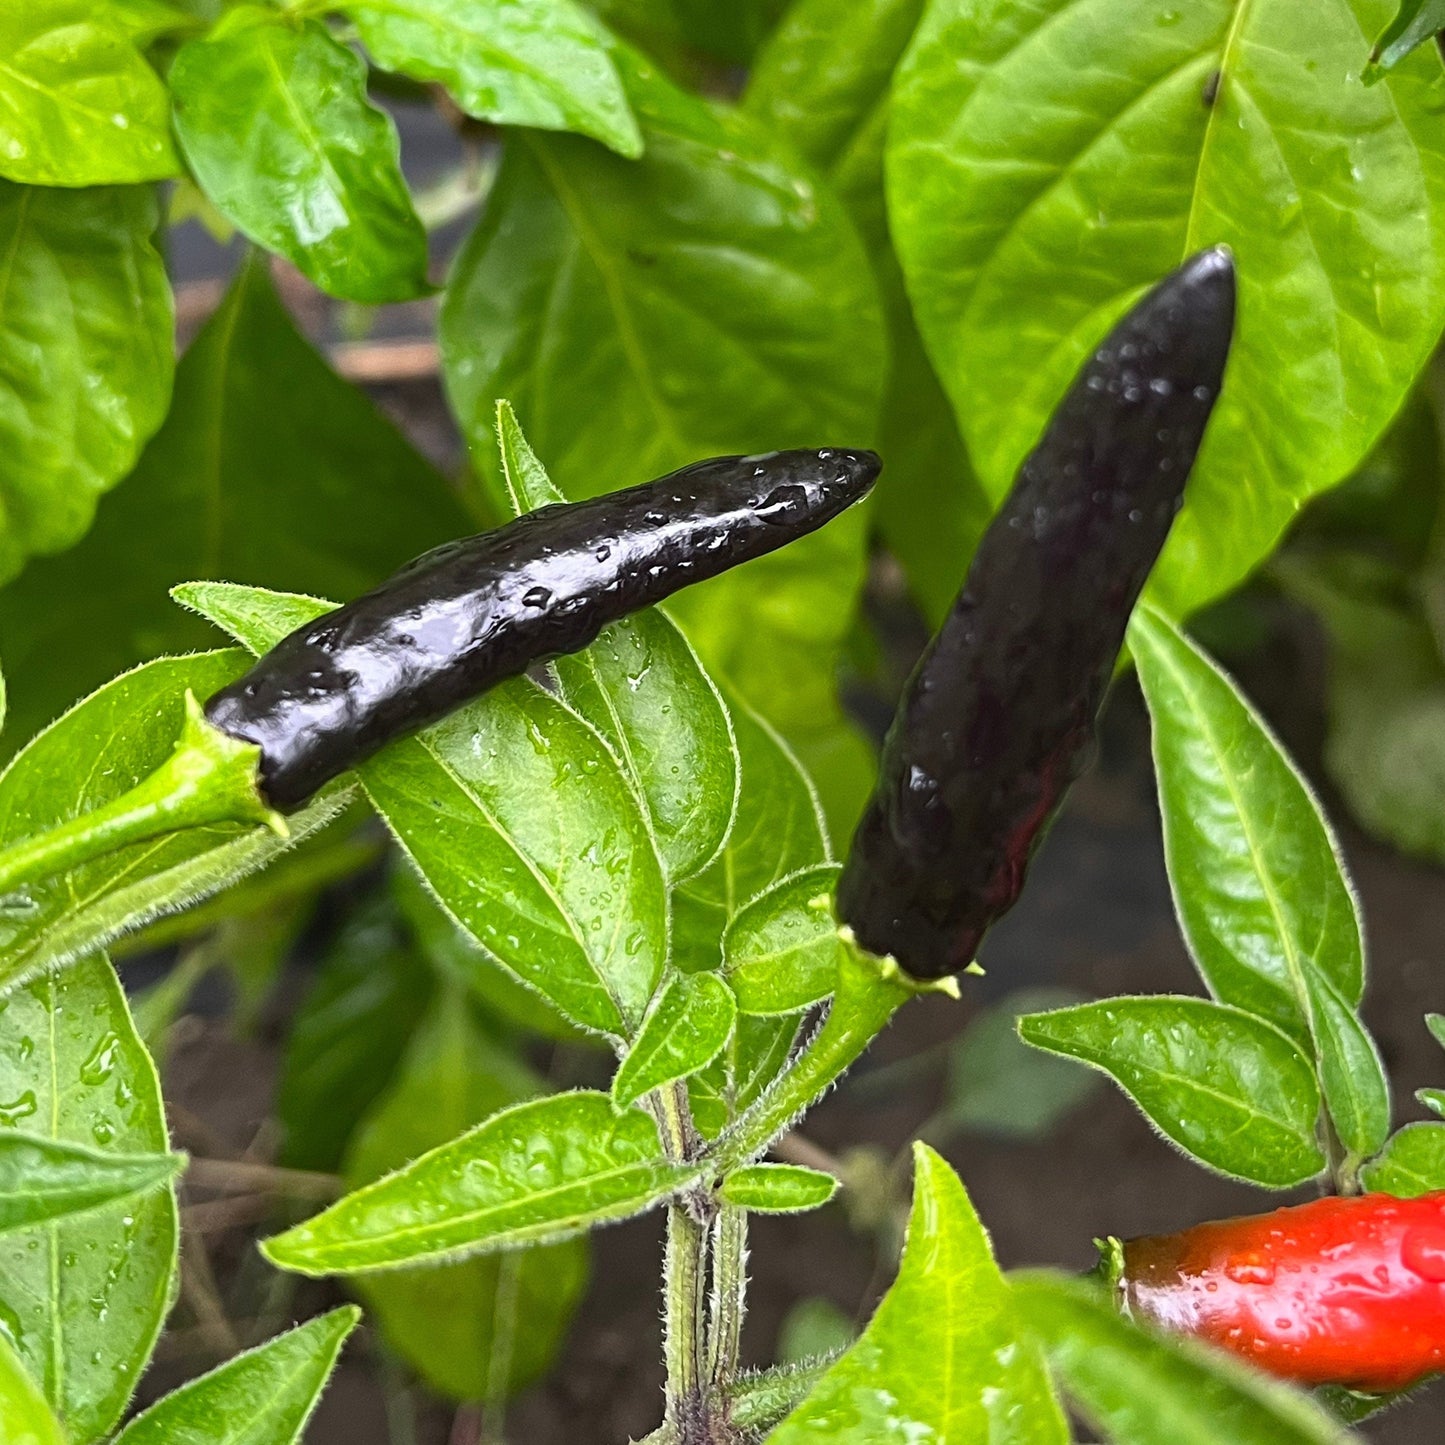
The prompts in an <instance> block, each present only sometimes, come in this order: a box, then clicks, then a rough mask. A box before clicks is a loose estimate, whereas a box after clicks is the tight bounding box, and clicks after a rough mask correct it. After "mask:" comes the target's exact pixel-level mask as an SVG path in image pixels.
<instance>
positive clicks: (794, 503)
mask: <svg viewBox="0 0 1445 1445" xmlns="http://www.w3.org/2000/svg"><path fill="white" fill-rule="evenodd" d="M807 505H808V493H807V491H806V490H805V489H804V488H803V487H801V486H799V485H798V484H797V483H796V482H789V483H787V484H786V485H784V486H781V487H774V488H773V490H772V491H771V492H769V493H768V495H767V496H766V497H764V498H763V500H762V501H761V502H759V503H758V516H759V517H761V518H762V519H763V521H765V522H767V523H769V524H770V525H771V526H775V527H779V526H786V525H787V524H788V523H789V522H791V521H792V520H793V519H794V518H795V517H796V516H797V514H798V513H799V512H801V511H803V510H805V509H806V507H807Z"/></svg>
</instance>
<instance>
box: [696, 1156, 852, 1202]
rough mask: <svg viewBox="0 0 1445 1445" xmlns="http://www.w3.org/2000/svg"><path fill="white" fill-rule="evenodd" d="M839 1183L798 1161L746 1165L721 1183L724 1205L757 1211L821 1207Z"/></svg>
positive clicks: (835, 1190)
mask: <svg viewBox="0 0 1445 1445" xmlns="http://www.w3.org/2000/svg"><path fill="white" fill-rule="evenodd" d="M838 1187H839V1183H838V1180H837V1179H836V1178H834V1176H833V1175H831V1174H825V1173H823V1171H822V1170H821V1169H805V1168H804V1167H803V1166H802V1165H801V1164H749V1165H747V1166H746V1167H744V1168H742V1169H735V1170H734V1171H733V1172H732V1173H731V1174H729V1175H728V1176H727V1178H726V1179H724V1180H723V1182H722V1189H721V1191H720V1192H721V1194H722V1197H723V1199H724V1200H725V1201H726V1202H727V1203H728V1204H734V1205H736V1206H737V1207H738V1208H739V1209H749V1210H752V1211H753V1212H754V1213H757V1214H799V1213H801V1212H802V1211H804V1210H807V1209H821V1208H822V1207H823V1206H824V1205H825V1204H826V1203H828V1201H829V1200H830V1199H832V1197H833V1196H834V1195H835V1194H836V1193H837V1192H838Z"/></svg>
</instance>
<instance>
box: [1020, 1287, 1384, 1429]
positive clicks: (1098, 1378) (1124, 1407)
mask: <svg viewBox="0 0 1445 1445" xmlns="http://www.w3.org/2000/svg"><path fill="white" fill-rule="evenodd" d="M1010 1283H1011V1284H1012V1286H1013V1296H1014V1299H1015V1301H1016V1309H1017V1316H1018V1318H1019V1320H1020V1322H1021V1323H1022V1324H1023V1326H1024V1327H1025V1328H1026V1329H1027V1330H1028V1332H1029V1333H1030V1334H1032V1335H1034V1336H1035V1337H1036V1338H1037V1339H1038V1341H1039V1343H1040V1344H1041V1345H1042V1346H1043V1349H1044V1351H1045V1353H1046V1354H1047V1355H1048V1360H1049V1367H1050V1369H1051V1370H1052V1371H1053V1372H1054V1375H1055V1377H1056V1378H1057V1379H1058V1381H1059V1383H1060V1384H1061V1385H1062V1386H1063V1388H1064V1390H1065V1391H1066V1392H1067V1394H1068V1396H1069V1399H1070V1402H1071V1403H1072V1404H1074V1405H1075V1406H1076V1407H1077V1408H1078V1410H1079V1412H1080V1413H1081V1414H1082V1415H1083V1416H1084V1418H1085V1419H1086V1420H1088V1422H1089V1423H1090V1424H1091V1425H1094V1426H1096V1427H1098V1428H1099V1429H1100V1430H1102V1431H1103V1432H1104V1435H1105V1438H1106V1439H1109V1440H1115V1441H1118V1442H1120V1445H1216V1442H1218V1441H1221V1440H1228V1441H1230V1442H1231V1445H1235V1442H1237V1445H1346V1442H1347V1441H1351V1440H1355V1439H1357V1438H1358V1437H1357V1436H1355V1435H1352V1434H1351V1433H1350V1432H1349V1431H1347V1430H1345V1429H1343V1428H1342V1427H1341V1426H1339V1425H1337V1424H1336V1423H1335V1422H1334V1421H1332V1420H1331V1419H1330V1418H1329V1416H1328V1415H1327V1414H1326V1413H1325V1412H1324V1411H1323V1410H1321V1409H1320V1408H1319V1406H1317V1405H1315V1404H1313V1403H1312V1402H1311V1401H1310V1400H1309V1398H1308V1397H1307V1396H1305V1395H1302V1394H1299V1393H1298V1392H1296V1391H1294V1390H1291V1389H1289V1388H1288V1387H1287V1386H1284V1385H1281V1384H1278V1383H1276V1382H1274V1381H1271V1380H1269V1379H1268V1378H1267V1377H1266V1376H1264V1375H1262V1374H1259V1373H1257V1372H1255V1371H1253V1370H1250V1369H1247V1368H1246V1367H1245V1366H1244V1365H1242V1364H1240V1363H1239V1361H1237V1360H1235V1359H1233V1358H1232V1357H1230V1356H1228V1355H1225V1354H1223V1353H1222V1352H1220V1351H1217V1350H1211V1349H1206V1348H1205V1347H1204V1346H1202V1345H1199V1344H1196V1343H1195V1342H1193V1341H1191V1340H1182V1339H1178V1338H1168V1337H1165V1336H1161V1335H1154V1334H1150V1333H1145V1331H1143V1330H1141V1329H1140V1328H1138V1326H1136V1325H1133V1324H1131V1323H1130V1322H1129V1321H1128V1320H1126V1319H1124V1318H1123V1317H1122V1316H1121V1315H1120V1314H1119V1313H1118V1312H1117V1311H1115V1310H1114V1309H1112V1308H1111V1307H1110V1306H1109V1303H1108V1301H1107V1300H1106V1299H1105V1298H1104V1297H1103V1295H1102V1294H1101V1293H1100V1291H1099V1289H1098V1287H1097V1286H1096V1285H1094V1284H1093V1283H1091V1282H1089V1281H1086V1280H1079V1279H1067V1278H1064V1277H1063V1276H1060V1275H1054V1274H1048V1273H1046V1272H1044V1271H1037V1272H1032V1271H1031V1272H1028V1273H1024V1274H1015V1275H1012V1276H1010Z"/></svg>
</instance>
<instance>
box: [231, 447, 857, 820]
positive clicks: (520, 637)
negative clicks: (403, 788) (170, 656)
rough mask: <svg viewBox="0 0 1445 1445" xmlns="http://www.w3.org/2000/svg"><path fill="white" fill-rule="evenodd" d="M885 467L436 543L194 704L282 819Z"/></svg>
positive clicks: (657, 497) (760, 484) (705, 484)
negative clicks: (242, 747)
mask: <svg viewBox="0 0 1445 1445" xmlns="http://www.w3.org/2000/svg"><path fill="white" fill-rule="evenodd" d="M881 466H882V464H881V463H880V461H879V460H878V458H877V457H876V456H875V455H874V454H873V453H872V452H866V451H847V450H842V449H836V448H832V449H825V450H822V451H792V452H771V453H767V454H765V455H761V456H751V457H717V458H715V459H713V460H711V461H705V462H698V463H697V464H696V465H694V466H690V467H684V468H683V469H682V470H681V471H677V472H673V473H671V474H670V475H669V476H666V477H662V478H660V479H659V480H657V481H655V482H648V483H646V484H644V485H643V486H639V487H631V488H629V489H628V490H626V491H621V492H613V493H610V494H609V495H607V496H602V497H595V498H593V499H591V500H590V501H583V502H575V503H568V504H560V505H557V506H551V507H542V508H539V509H538V510H537V511H535V512H531V513H529V514H528V515H526V516H524V517H519V518H517V519H516V520H515V521H514V522H510V523H508V524H507V525H506V526H503V527H499V528H497V529H496V530H495V531H492V532H485V533H483V534H481V535H480V536H476V537H467V538H463V539H462V540H460V541H456V542H448V543H447V544H445V545H444V546H441V547H438V548H436V549H435V550H434V551H431V552H428V553H426V554H425V555H424V556H422V557H419V558H417V559H416V561H414V562H412V563H411V564H409V565H408V566H406V567H404V568H403V569H402V570H401V571H399V572H397V573H396V574H395V575H394V576H392V577H390V578H389V579H388V580H387V581H385V582H383V583H382V584H381V586H379V587H377V588H375V589H374V590H373V591H371V592H368V593H366V595H365V596H362V597H358V598H357V599H356V600H355V601H354V602H349V603H347V605H346V606H344V607H342V608H340V609H338V610H337V611H335V612H331V613H328V614H327V615H326V616H325V617H321V618H318V619H317V620H316V621H315V622H312V623H308V624H307V625H306V626H304V627H301V628H298V629H297V630H296V631H295V632H293V633H291V635H290V636H289V637H285V638H283V639H282V640H281V641H280V642H279V643H277V645H276V646H275V647H273V648H272V649H271V651H270V652H268V653H266V654H265V656H264V657H262V658H260V659H259V660H258V661H257V663H256V665H255V666H254V667H253V668H252V669H251V670H250V671H249V672H247V673H246V674H245V675H244V676H243V677H241V678H239V679H238V680H237V681H236V682H234V683H232V684H231V685H230V686H228V687H225V688H223V689H222V690H221V691H220V692H218V693H216V694H215V696H213V697H212V698H210V699H209V701H208V702H207V703H206V708H205V710H206V717H207V718H208V719H209V720H210V722H211V723H212V724H213V725H214V726H215V727H217V728H219V729H220V730H221V731H222V732H224V733H227V734H229V735H230V736H231V737H234V738H239V739H241V740H242V741H243V742H248V743H255V744H256V745H257V746H258V747H260V749H261V790H262V792H263V793H264V795H265V797H266V800H267V802H269V803H270V804H271V806H272V807H275V808H279V809H282V810H286V809H291V808H295V807H297V806H299V805H300V804H301V803H303V802H305V801H306V799H307V798H309V797H310V796H311V795H312V794H313V793H314V792H316V790H317V789H318V788H320V787H321V786H322V785H323V784H325V783H328V782H330V780H331V779H332V778H334V777H336V776H337V775H338V774H340V773H343V772H345V771H346V770H347V769H348V768H351V767H354V766H355V765H356V764H357V763H359V762H362V761H364V760H365V759H366V758H368V757H370V756H371V755H372V754H373V753H375V752H376V751H377V750H378V749H379V748H381V747H383V746H385V744H387V743H389V742H391V741H392V740H393V739H395V738H397V737H401V736H403V735H405V734H406V733H410V732H414V731H415V730H416V729H418V728H422V727H425V726H426V725H427V724H428V723H433V722H436V721H437V720H438V719H439V718H442V717H444V716H446V714H447V713H449V712H452V711H454V710H455V709H456V708H458V707H460V706H461V705H462V704H463V703H466V702H469V701H470V700H471V699H472V698H474V697H477V696H478V695H480V694H481V693H483V692H485V691H486V690H487V689H488V688H490V687H494V686H495V685H496V684H497V683H499V682H501V681H503V680H504V679H506V678H509V677H515V676H517V675H518V674H520V673H522V672H525V671H526V669H527V668H528V667H530V666H531V665H532V664H533V663H534V662H538V661H540V660H542V659H543V658H547V657H556V656H558V655H560V654H562V653H567V652H576V651H579V650H580V649H581V648H584V647H586V646H587V645H588V643H590V642H592V641H593V640H594V639H595V638H596V636H597V634H598V633H599V632H600V631H601V630H602V629H603V628H604V627H605V626H606V625H607V624H608V623H609V622H615V621H616V620H617V619H618V618H620V617H624V616H626V615H627V614H628V613H631V612H636V611H639V610H640V609H641V608H644V607H650V606H652V605H653V604H654V603H657V602H661V601H662V600H663V599H665V598H667V597H670V596H671V595H672V594H673V593H674V592H676V591H678V590H679V589H680V588H683V587H688V586H691V585H692V584H693V583H694V582H701V581H704V580H705V579H707V578H709V577H715V576H717V575H718V574H719V573H720V572H725V571H727V570H728V568H730V567H735V566H737V565H738V564H739V563H742V562H747V561H750V560H751V559H753V558H754V557H760V556H762V555H763V554H764V553H767V552H772V551H774V550H775V549H777V548H778V547H781V546H783V545H784V544H785V543H788V542H791V541H793V540H794V539H795V538H798V537H801V536H803V535H805V534H806V533H808V532H812V531H814V530H815V529H817V528H818V527H820V526H822V525H823V523H825V522H827V521H829V520H831V519H832V518H833V517H836V516H837V515H838V514H839V513H840V512H842V511H844V510H845V509H846V508H847V507H849V506H850V505H851V504H852V503H854V502H856V501H857V500H858V499H859V498H860V497H862V496H863V495H864V494H865V493H866V492H867V491H868V489H869V487H871V486H872V484H873V482H874V480H875V479H876V478H877V476H878V473H879V470H880V469H881Z"/></svg>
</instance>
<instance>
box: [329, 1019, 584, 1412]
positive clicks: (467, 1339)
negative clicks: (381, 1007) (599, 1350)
mask: <svg viewBox="0 0 1445 1445" xmlns="http://www.w3.org/2000/svg"><path fill="white" fill-rule="evenodd" d="M539 1087H540V1086H539V1083H538V1081H537V1080H536V1079H535V1078H534V1077H533V1076H532V1074H531V1073H530V1071H529V1070H528V1069H527V1068H526V1067H525V1066H524V1065H523V1064H522V1063H520V1061H518V1060H517V1059H515V1058H513V1057H512V1056H511V1055H510V1054H508V1053H507V1052H506V1051H505V1050H504V1049H502V1048H501V1047H500V1046H499V1044H498V1042H497V1040H496V1039H495V1038H494V1037H491V1036H489V1035H488V1034H486V1033H485V1032H483V1031H482V1030H481V1029H479V1028H478V1027H477V1025H476V1023H475V1022H474V1021H473V1020H472V1018H471V1017H470V1014H469V1011H468V1009H467V1008H466V1006H465V1004H464V1002H463V1001H462V999H461V997H460V996H459V995H458V994H456V993H455V992H447V993H444V994H443V995H442V996H441V997H440V998H439V999H438V1002H437V1005H436V1007H435V1008H434V1009H433V1011H432V1013H431V1015H430V1016H429V1018H428V1019H427V1022H426V1023H425V1024H424V1025H423V1026H422V1028H421V1029H420V1030H419V1031H418V1032H417V1035H416V1037H415V1039H414V1040H413V1041H412V1044H411V1047H410V1048H409V1049H408V1051H407V1057H406V1060H405V1062H404V1063H403V1065H402V1068H401V1071H400V1073H399V1075H398V1076H397V1078H396V1080H395V1082H394V1083H393V1084H392V1085H391V1086H390V1088H389V1089H388V1090H387V1092H386V1094H385V1095H384V1096H383V1097H382V1098H381V1099H380V1100H379V1102H378V1103H377V1105H376V1107H375V1108H374V1109H373V1110H372V1111H371V1113H370V1114H369V1115H368V1117H367V1118H366V1120H365V1121H364V1122H363V1124H362V1125H361V1128H360V1129H359V1130H358V1131H357V1134H356V1137H355V1139H354V1141H353V1143H352V1146H351V1149H350V1151H349V1153H348V1155H347V1160H346V1179H347V1182H348V1183H349V1184H351V1185H353V1186H355V1185H361V1184H368V1183H370V1182H371V1181H372V1180H374V1179H377V1178H379V1177H380V1176H381V1175H383V1174H385V1173H387V1172H388V1171H389V1170H392V1169H395V1168H397V1167H398V1166H400V1165H403V1164H405V1163H406V1162H407V1161H408V1160H411V1159H415V1158H416V1157H417V1155H419V1154H422V1153H424V1152H425V1151H426V1150H428V1149H431V1148H433V1147H435V1146H436V1145H439V1144H443V1143H445V1142H446V1141H447V1140H449V1139H452V1138H454V1137H455V1136H456V1135H458V1134H460V1133H461V1132H462V1131H463V1130H464V1129H468V1128H470V1127H472V1126H473V1125H475V1124H477V1123H479V1122H480V1121H481V1120H483V1119H485V1118H487V1116H488V1115H490V1114H493V1113H495V1112H496V1111H497V1110H499V1109H502V1108H505V1107H506V1106H507V1105H508V1104H513V1103H516V1102H517V1101H518V1100H519V1099H523V1098H529V1097H531V1096H532V1095H534V1094H536V1093H537V1092H538V1091H539ZM587 1263H588V1249H587V1242H586V1240H585V1239H570V1240H564V1241H562V1242H561V1243H559V1244H549V1245H539V1246H537V1247H536V1248H533V1249H524V1250H510V1251H507V1252H505V1253H495V1254H484V1255H478V1256H477V1257H476V1258H475V1259H468V1260H463V1261H462V1262H461V1263H459V1264H450V1265H442V1266H439V1267H435V1268H431V1269H418V1270H394V1271H390V1272H388V1273H386V1274H381V1275H370V1276H366V1277H364V1278H362V1279H359V1280H357V1281H356V1285H357V1288H358V1289H359V1290H360V1292H361V1295H362V1298H363V1300H364V1301H365V1303H366V1305H367V1309H368V1313H369V1314H370V1316H371V1318H372V1319H373V1320H374V1321H375V1323H376V1325H377V1327H378V1329H379V1330H380V1331H381V1334H382V1337H383V1338H384V1339H385V1341H386V1343H387V1345H388V1346H389V1347H390V1348H391V1349H392V1350H394V1351H395V1352H396V1353H397V1354H399V1355H400V1356H401V1358H402V1359H403V1360H405V1361H406V1362H407V1364H408V1365H410V1366H411V1368H413V1369H414V1370H416V1371H417V1372H418V1374H420V1375H421V1377H422V1378H423V1379H424V1380H425V1381H426V1382H427V1383H428V1384H429V1385H430V1386H431V1387H432V1388H433V1389H435V1390H439V1391H441V1392H442V1393H443V1394H445V1395H449V1396H451V1397H452V1398H454V1399H457V1400H484V1401H489V1402H490V1401H498V1400H502V1399H505V1398H506V1397H507V1396H509V1395H511V1394H514V1393H515V1392H516V1391H518V1390H520V1389H523V1388H525V1387H526V1386H527V1385H529V1384H531V1383H532V1381H534V1380H535V1379H536V1378H537V1377H538V1376H540V1375H541V1374H542V1373H543V1372H544V1371H545V1370H546V1368H547V1367H548V1365H549V1364H550V1363H551V1361H552V1359H553V1357H554V1356H555V1355H556V1352H557V1350H558V1348H559V1346H560V1345H561V1342H562V1338H563V1336H564V1334H565V1332H566V1329H567V1326H568V1324H569V1323H570V1321H571V1318H572V1315H573V1313H574V1311H575V1310H576V1307H577V1305H578V1303H579V1301H580V1298H581V1295H582V1292H583V1290H584V1288H585V1286H586V1281H587Z"/></svg>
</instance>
